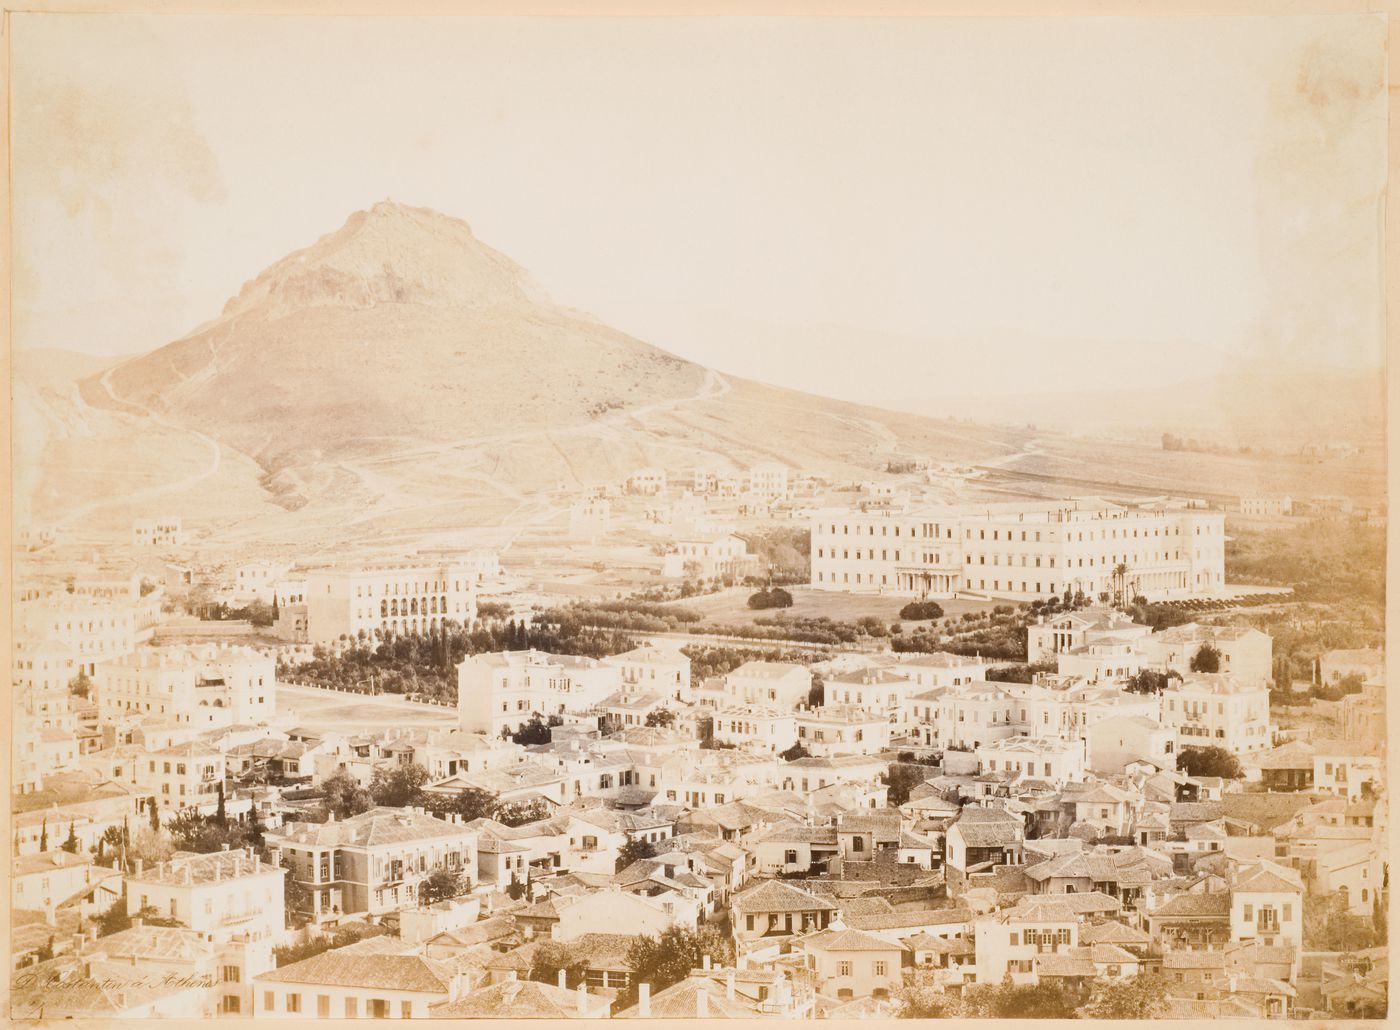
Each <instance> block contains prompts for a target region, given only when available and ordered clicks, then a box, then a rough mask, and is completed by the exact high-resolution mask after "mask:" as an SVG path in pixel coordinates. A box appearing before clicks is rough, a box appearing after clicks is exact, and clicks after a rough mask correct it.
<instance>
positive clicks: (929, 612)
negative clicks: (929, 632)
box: [899, 601, 943, 622]
mask: <svg viewBox="0 0 1400 1030" xmlns="http://www.w3.org/2000/svg"><path fill="white" fill-rule="evenodd" d="M899 617H900V618H901V619H908V620H909V621H910V622H922V621H924V620H925V619H941V618H943V606H942V605H941V604H938V603H937V602H936V601H910V602H909V603H908V604H906V605H905V606H904V607H903V608H901V609H900V610H899Z"/></svg>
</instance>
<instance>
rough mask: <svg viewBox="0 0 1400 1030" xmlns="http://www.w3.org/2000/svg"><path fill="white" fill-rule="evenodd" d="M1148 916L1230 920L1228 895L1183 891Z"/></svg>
mask: <svg viewBox="0 0 1400 1030" xmlns="http://www.w3.org/2000/svg"><path fill="white" fill-rule="evenodd" d="M1149 915H1151V916H1153V917H1154V918H1155V917H1157V916H1169V917H1172V918H1180V917H1192V918H1196V917H1199V918H1209V919H1228V918H1230V895H1228V894H1224V893H1220V892H1218V891H1217V892H1214V893H1210V894H1192V893H1190V892H1187V891H1183V892H1182V893H1180V894H1174V895H1172V896H1171V897H1170V898H1168V899H1167V900H1166V901H1165V902H1163V903H1162V904H1161V905H1159V906H1158V907H1157V908H1156V909H1155V910H1152V911H1151V912H1150V913H1149Z"/></svg>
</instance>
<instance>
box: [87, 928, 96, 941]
mask: <svg viewBox="0 0 1400 1030" xmlns="http://www.w3.org/2000/svg"><path fill="white" fill-rule="evenodd" d="M97 931H98V927H96V926H89V927H88V932H87V939H88V940H89V941H91V942H92V943H93V944H96V943H97Z"/></svg>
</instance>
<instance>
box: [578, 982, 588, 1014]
mask: <svg viewBox="0 0 1400 1030" xmlns="http://www.w3.org/2000/svg"><path fill="white" fill-rule="evenodd" d="M577 997H578V1014H579V1015H580V1016H581V1015H583V1014H584V1013H585V1012H587V1011H588V984H587V982H584V983H581V984H579V985H578V991H577Z"/></svg>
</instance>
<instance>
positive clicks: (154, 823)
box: [146, 794, 160, 830]
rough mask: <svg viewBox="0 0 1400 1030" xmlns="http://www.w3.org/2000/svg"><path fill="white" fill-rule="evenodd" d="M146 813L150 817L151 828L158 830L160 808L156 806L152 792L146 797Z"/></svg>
mask: <svg viewBox="0 0 1400 1030" xmlns="http://www.w3.org/2000/svg"><path fill="white" fill-rule="evenodd" d="M146 813H147V815H149V816H150V819H151V829H152V830H159V829H160V809H159V808H158V807H156V799H155V795H154V794H152V795H151V796H150V797H148V798H147V799H146Z"/></svg>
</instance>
